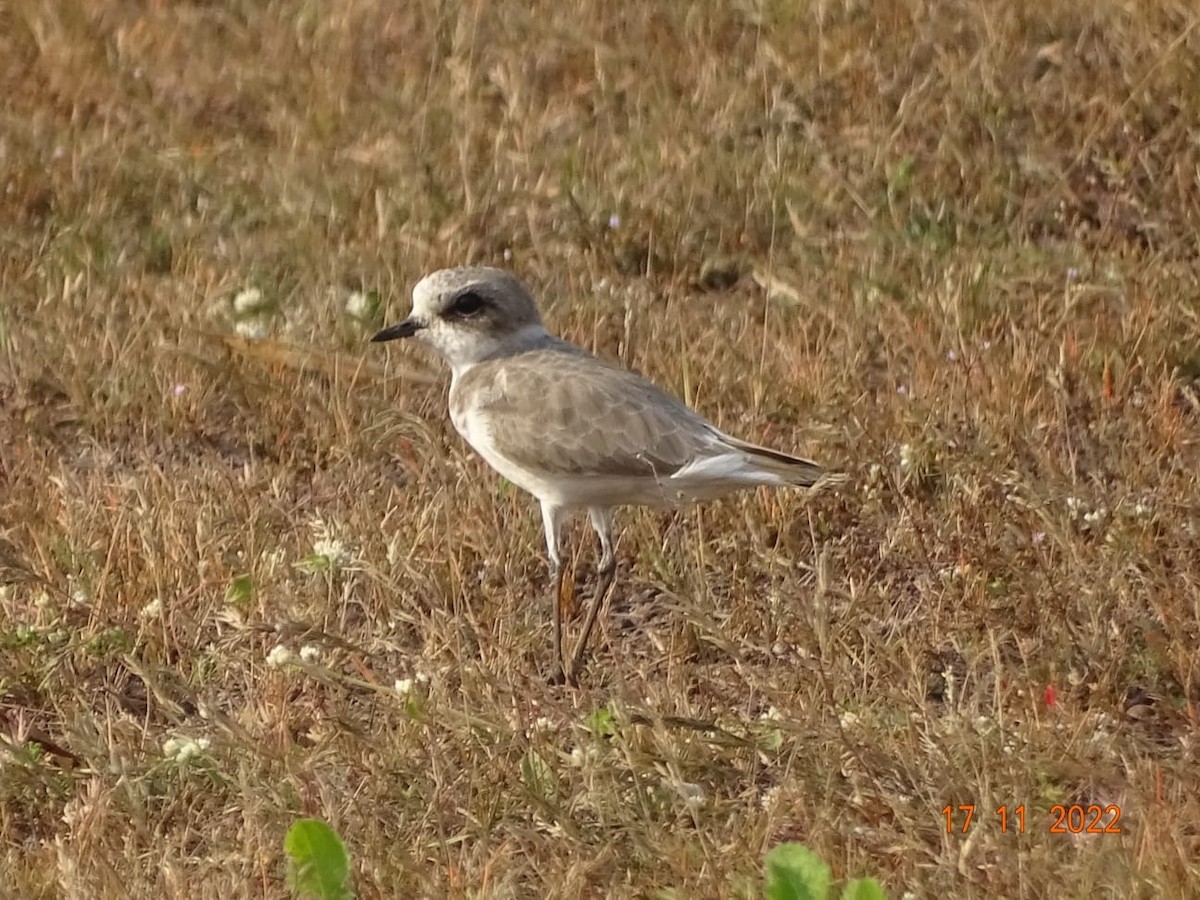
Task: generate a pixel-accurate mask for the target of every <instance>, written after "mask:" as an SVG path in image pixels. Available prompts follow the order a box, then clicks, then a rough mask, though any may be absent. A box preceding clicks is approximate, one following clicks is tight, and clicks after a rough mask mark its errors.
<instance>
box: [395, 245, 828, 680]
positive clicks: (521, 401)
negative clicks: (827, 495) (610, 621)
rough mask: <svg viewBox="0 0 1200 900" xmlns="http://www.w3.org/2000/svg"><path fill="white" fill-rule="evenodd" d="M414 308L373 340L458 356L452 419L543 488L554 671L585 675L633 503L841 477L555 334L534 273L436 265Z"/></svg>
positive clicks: (673, 501) (530, 487)
mask: <svg viewBox="0 0 1200 900" xmlns="http://www.w3.org/2000/svg"><path fill="white" fill-rule="evenodd" d="M412 299H413V306H412V312H411V314H410V315H409V316H408V318H406V319H405V320H404V321H402V322H400V323H398V324H396V325H392V326H390V327H388V328H384V329H383V330H382V331H380V332H378V333H377V334H376V335H375V336H374V337H372V338H371V340H372V341H391V340H395V339H397V338H415V339H417V340H418V341H420V342H422V343H424V344H426V345H428V346H430V347H432V348H433V349H434V350H436V351H437V352H438V353H439V354H440V355H441V356H442V357H443V358H444V359H445V361H446V362H447V363H449V365H450V370H451V381H450V398H449V402H450V420H451V421H452V422H453V423H454V427H455V429H456V430H457V431H458V433H459V434H460V435H462V437H463V439H465V440H466V442H467V443H468V444H470V445H471V446H472V447H473V448H474V449H475V451H476V452H477V453H479V455H480V456H482V457H483V458H484V460H485V461H486V462H487V463H488V464H489V465H490V466H491V467H492V468H493V469H495V470H496V471H497V472H499V473H500V474H501V475H503V476H504V477H505V478H507V479H508V480H509V481H511V482H512V483H513V484H515V485H517V486H518V487H520V488H523V489H524V490H526V491H528V492H529V493H530V494H533V496H534V497H536V498H537V500H538V502H539V503H540V504H541V507H542V524H543V526H544V528H545V532H546V551H547V554H548V555H549V558H550V574H551V578H550V582H551V600H552V609H553V620H554V631H553V650H554V660H553V663H552V669H551V680H552V681H556V682H557V681H562V680H563V678H564V677H565V678H566V680H568V681H570V682H572V683H574V682H575V680H576V678H577V676H578V673H579V669H580V665H581V663H582V660H583V655H584V652H585V650H586V648H587V643H588V639H589V637H590V636H591V632H592V629H593V627H594V626H595V624H596V617H597V615H598V614H599V612H600V609H601V607H602V605H603V603H604V600H605V598H606V596H607V594H608V592H609V589H610V588H611V587H612V582H613V576H614V573H615V572H616V556H615V555H614V548H613V516H614V510H615V508H616V507H619V506H626V505H641V506H679V505H683V504H686V503H691V502H695V501H702V500H710V499H713V498H715V497H719V496H721V495H723V494H728V493H731V492H733V491H736V490H741V489H745V488H751V487H754V486H757V485H773V486H781V487H782V486H793V487H811V486H813V485H815V484H817V483H818V482H819V481H822V480H823V479H829V478H830V477H831V476H827V475H826V474H825V471H824V470H823V469H822V468H821V467H820V466H819V465H817V464H816V463H814V462H812V461H811V460H807V459H801V458H800V457H797V456H792V455H791V454H788V453H781V452H780V451H778V450H771V449H769V448H767V447H760V446H757V445H755V444H750V443H747V442H745V441H741V440H738V439H737V438H735V437H731V436H730V435H728V434H725V433H724V432H722V431H721V430H719V429H718V428H717V427H716V426H715V425H712V424H710V423H709V422H707V421H705V420H704V419H703V418H702V417H701V416H699V415H698V414H697V413H695V412H694V411H693V410H691V409H689V408H688V407H687V406H685V405H684V404H683V403H682V402H681V401H679V400H677V399H676V398H675V397H672V396H671V395H670V394H667V393H665V392H663V391H661V390H660V389H659V388H657V387H655V386H654V385H653V384H651V383H650V382H649V381H647V380H646V379H645V378H643V377H642V376H641V375H638V374H637V373H635V372H631V371H629V370H628V369H624V368H621V367H620V366H617V365H615V364H613V363H610V362H607V361H606V360H603V359H600V358H599V357H596V356H594V355H593V354H591V353H589V352H588V351H586V350H584V349H583V348H581V347H577V346H575V345H574V344H571V343H568V342H567V341H564V340H561V339H560V338H557V337H555V336H554V335H552V334H550V333H549V332H548V331H547V330H546V327H545V326H544V325H543V324H542V318H541V316H540V315H539V313H538V308H537V304H536V303H535V302H534V300H533V297H532V296H531V294H530V292H529V291H528V290H527V289H526V287H525V286H524V285H523V284H522V283H521V282H520V281H519V280H517V278H515V277H514V276H513V275H511V274H509V273H508V272H505V271H503V270H500V269H493V268H486V267H466V268H455V269H442V270H440V271H437V272H433V273H431V274H429V275H426V276H425V277H424V278H422V279H421V280H420V281H419V282H417V284H416V286H415V287H414V288H413V292H412ZM583 510H586V511H587V513H588V517H589V519H590V520H591V523H592V528H594V529H595V531H596V534H597V536H598V537H599V539H600V551H601V555H600V561H599V565H598V567H597V585H596V591H595V594H594V595H593V597H592V602H591V605H590V607H589V608H588V611H587V616H586V618H585V619H584V624H583V629H582V631H581V633H580V635H579V639H578V642H577V643H576V645H575V650H574V652H573V653H572V655H571V659H570V662H569V664H567V665H566V667H565V669H564V663H565V662H566V660H565V659H564V657H563V653H562V618H563V606H564V605H565V604H566V603H568V602H569V595H568V599H564V596H563V578H564V574H565V569H564V567H563V560H562V556H563V551H564V549H565V547H564V529H565V526H566V524H567V523H568V521H569V519H570V517H571V515H572V514H574V513H577V512H582V511H583Z"/></svg>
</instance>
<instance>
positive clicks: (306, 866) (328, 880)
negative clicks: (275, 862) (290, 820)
mask: <svg viewBox="0 0 1200 900" xmlns="http://www.w3.org/2000/svg"><path fill="white" fill-rule="evenodd" d="M283 849H284V852H286V853H287V855H288V856H289V857H290V859H289V861H288V887H289V888H290V889H291V891H292V893H293V894H295V895H297V896H299V897H305V898H312V900H349V898H351V897H353V896H354V894H353V892H352V891H351V890H350V885H349V883H348V882H349V880H350V854H349V853H347V852H346V845H345V844H343V843H342V839H341V838H340V837H338V835H337V832H336V831H334V830H333V829H332V828H331V827H329V825H327V824H325V823H324V822H322V821H321V820H320V819H301V820H300V821H298V822H296V824H294V825H293V826H292V827H291V828H290V829H288V833H287V837H285V838H284V839H283Z"/></svg>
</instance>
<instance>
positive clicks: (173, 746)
mask: <svg viewBox="0 0 1200 900" xmlns="http://www.w3.org/2000/svg"><path fill="white" fill-rule="evenodd" d="M210 745H211V741H209V739H208V738H203V737H202V738H195V739H193V738H190V737H173V738H171V739H169V740H168V741H166V742H165V743H164V744H163V748H162V749H163V756H165V757H167V759H173V760H175V761H176V762H178V763H186V762H188V761H189V760H192V759H195V758H196V757H198V756H200V755H201V754H203V753H205V752H206V751H207V750H208V748H209V746H210Z"/></svg>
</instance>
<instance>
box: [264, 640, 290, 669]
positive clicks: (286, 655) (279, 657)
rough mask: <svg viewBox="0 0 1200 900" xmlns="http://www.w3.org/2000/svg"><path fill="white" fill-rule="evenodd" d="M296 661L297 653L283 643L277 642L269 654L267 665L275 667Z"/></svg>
mask: <svg viewBox="0 0 1200 900" xmlns="http://www.w3.org/2000/svg"><path fill="white" fill-rule="evenodd" d="M295 661H296V654H295V653H293V652H292V651H291V650H289V649H288V648H287V647H285V646H284V645H283V644H276V645H275V646H274V647H272V648H271V652H270V653H268V654H267V665H268V666H271V667H272V668H274V669H278V668H280V667H282V666H286V665H289V664H291V663H294V662H295Z"/></svg>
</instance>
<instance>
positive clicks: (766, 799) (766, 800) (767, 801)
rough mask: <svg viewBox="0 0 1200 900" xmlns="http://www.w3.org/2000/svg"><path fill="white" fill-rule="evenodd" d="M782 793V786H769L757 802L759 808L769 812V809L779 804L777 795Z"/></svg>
mask: <svg viewBox="0 0 1200 900" xmlns="http://www.w3.org/2000/svg"><path fill="white" fill-rule="evenodd" d="M782 793H783V786H782V785H778V784H773V785H771V786H770V787H769V788H767V789H766V790H765V791H763V795H762V797H761V798H760V799H759V801H758V803H759V806H761V807H762V808H763V809H766V810H769V809H770V808H771V807H773V806H774V805H775V804H776V803H778V802H779V795H780V794H782Z"/></svg>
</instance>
